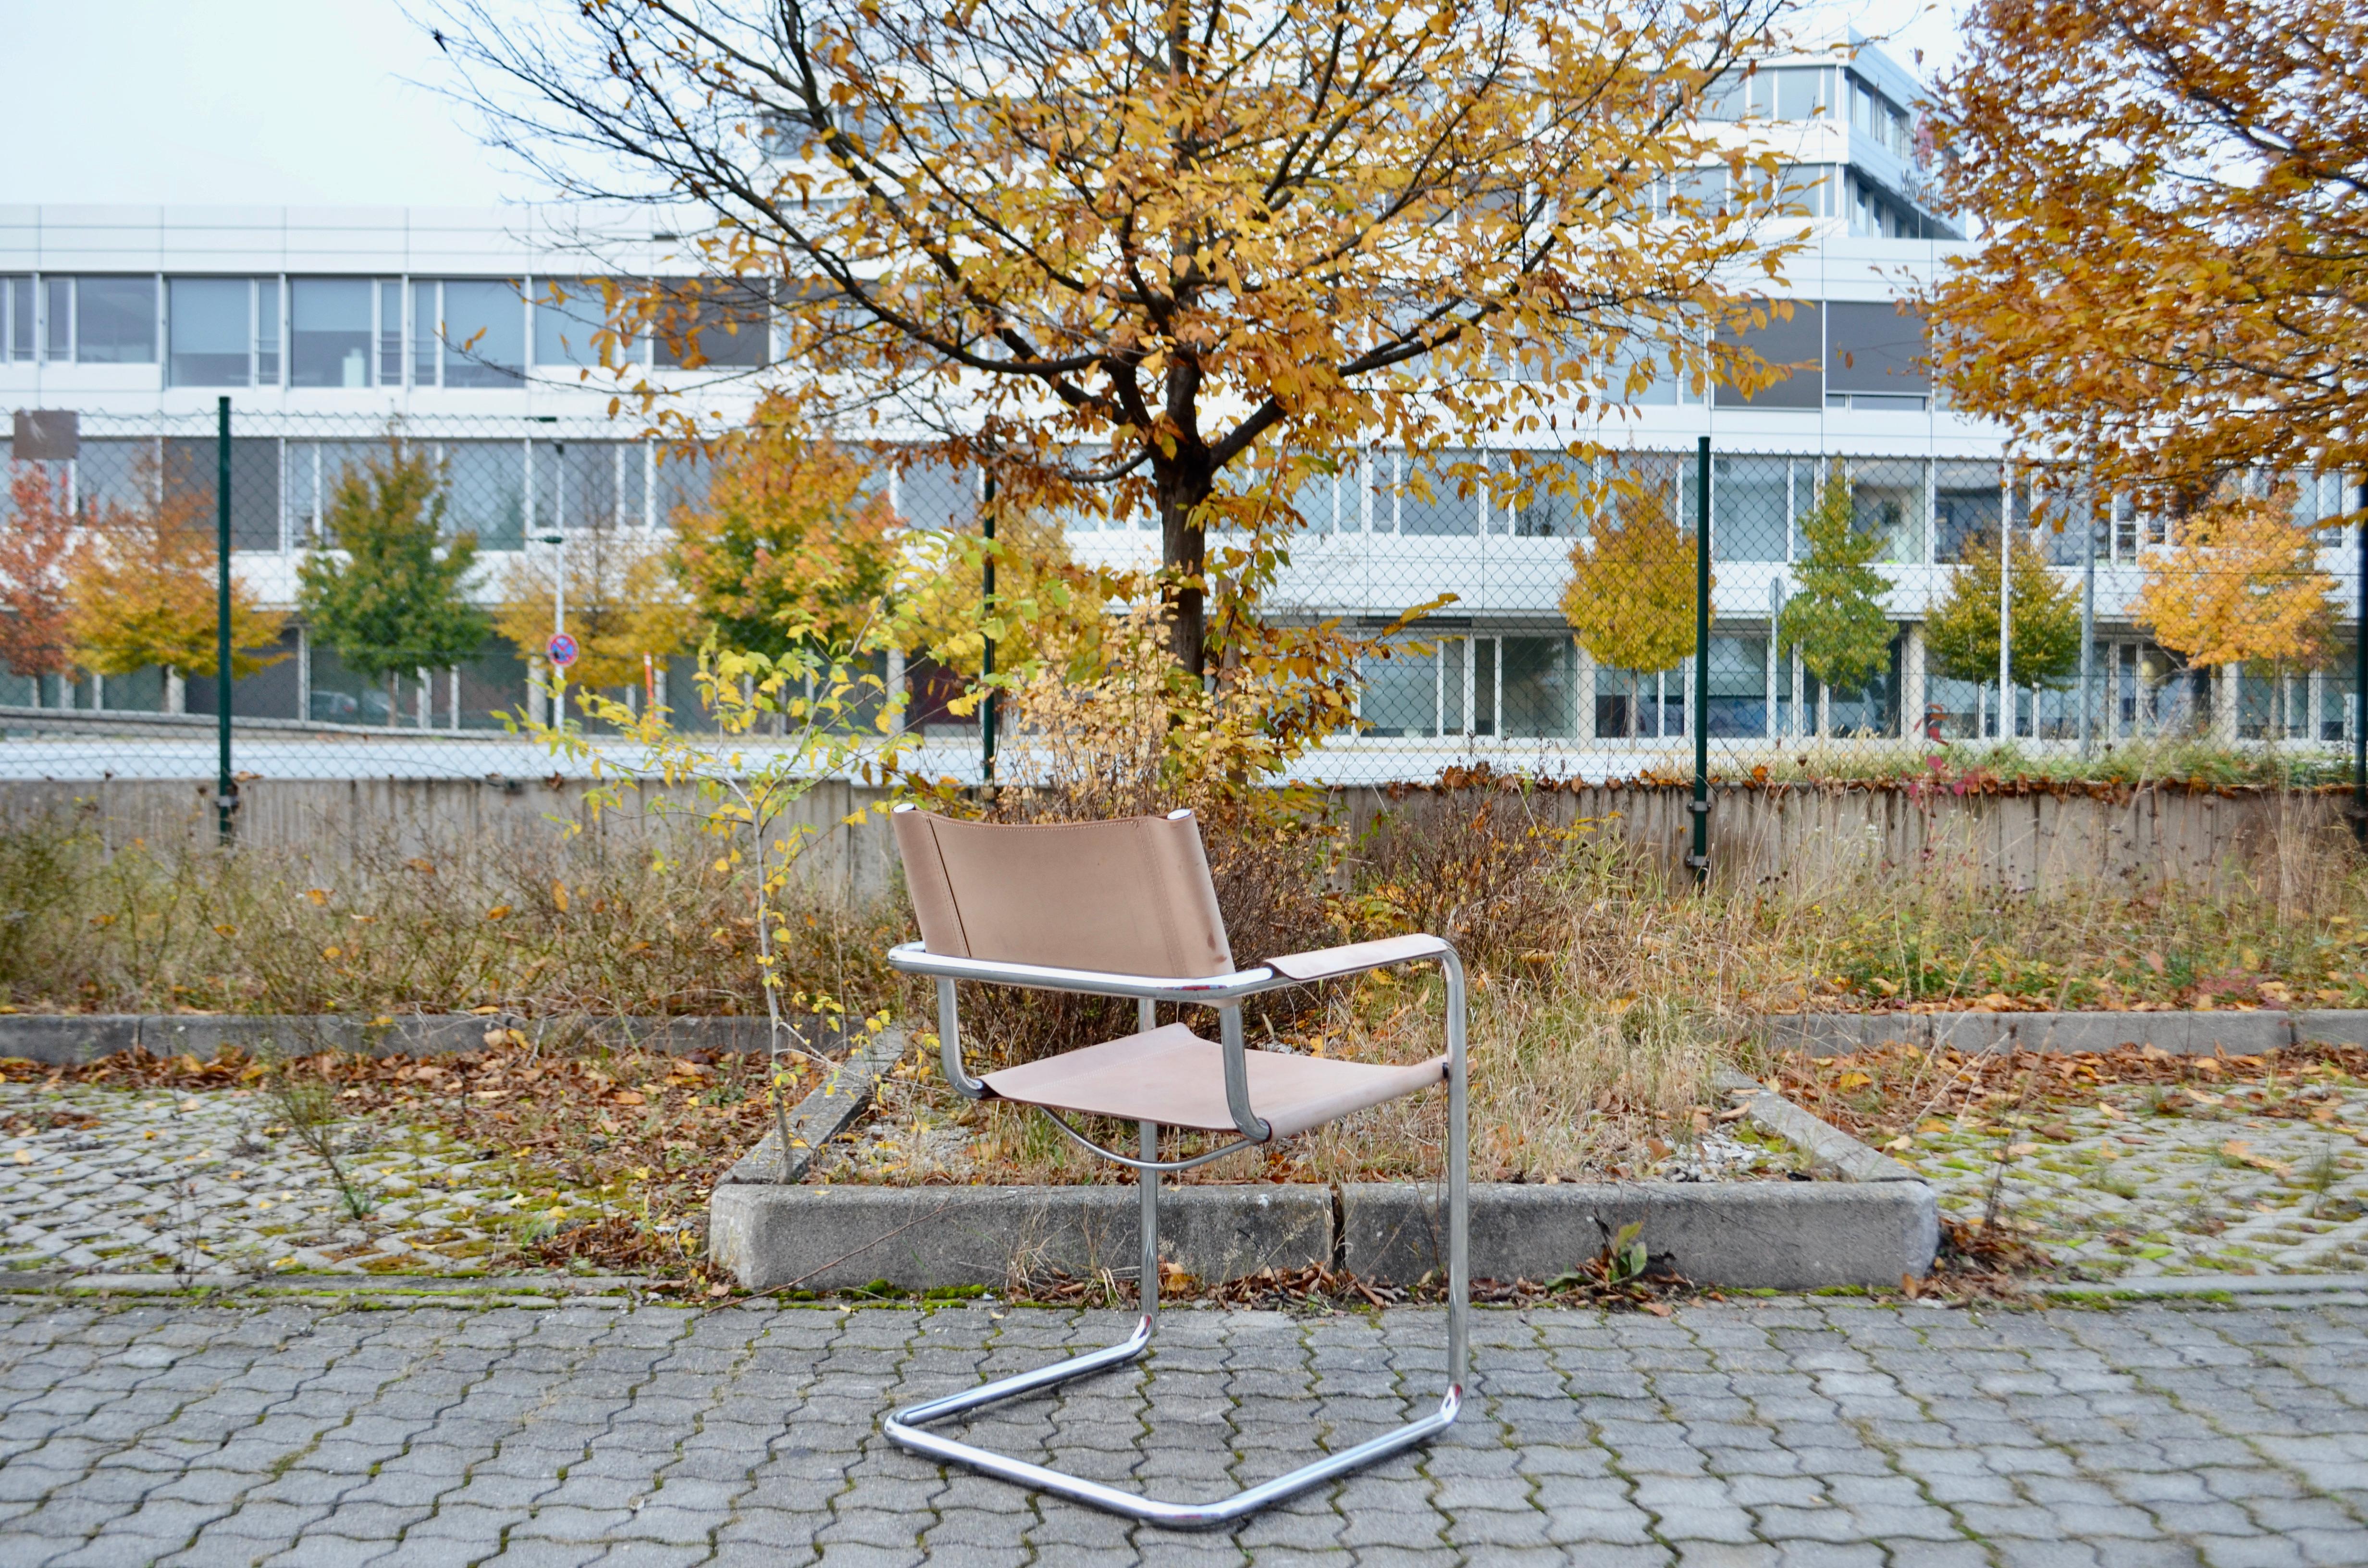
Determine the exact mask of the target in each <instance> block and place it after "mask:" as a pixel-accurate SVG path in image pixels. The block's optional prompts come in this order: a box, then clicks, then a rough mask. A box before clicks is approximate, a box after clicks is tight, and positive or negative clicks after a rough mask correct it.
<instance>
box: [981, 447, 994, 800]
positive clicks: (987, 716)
mask: <svg viewBox="0 0 2368 1568" xmlns="http://www.w3.org/2000/svg"><path fill="white" fill-rule="evenodd" d="M982 518H983V521H982V523H981V528H982V529H983V531H984V532H985V537H986V614H987V617H988V619H990V620H992V619H993V618H994V616H995V475H993V474H991V473H990V474H988V475H987V476H986V484H985V510H984V512H983V513H982ZM985 644H986V653H985V658H983V659H981V660H980V661H979V678H980V679H981V680H983V681H992V680H993V679H994V678H995V633H994V632H993V631H988V632H987V633H986V634H985ZM978 722H979V764H978V767H979V781H980V782H981V783H983V784H985V785H987V786H989V787H992V786H993V785H994V783H995V687H992V686H989V687H987V688H986V696H985V699H984V700H982V701H981V702H980V703H979V710H978Z"/></svg>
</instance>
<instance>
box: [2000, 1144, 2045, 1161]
mask: <svg viewBox="0 0 2368 1568" xmlns="http://www.w3.org/2000/svg"><path fill="white" fill-rule="evenodd" d="M2006 1153H2007V1158H2009V1159H2010V1160H2020V1159H2021V1158H2022V1157H2023V1156H2024V1155H2025V1154H2036V1153H2039V1145H2038V1144H2036V1143H2011V1144H2009V1145H2008V1146H2007V1151H2006Z"/></svg>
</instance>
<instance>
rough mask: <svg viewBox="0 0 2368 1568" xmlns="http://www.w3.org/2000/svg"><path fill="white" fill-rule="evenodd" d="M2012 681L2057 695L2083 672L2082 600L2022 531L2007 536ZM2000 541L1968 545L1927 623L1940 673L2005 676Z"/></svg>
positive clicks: (1989, 537) (1982, 539) (1979, 537)
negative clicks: (2000, 622)
mask: <svg viewBox="0 0 2368 1568" xmlns="http://www.w3.org/2000/svg"><path fill="white" fill-rule="evenodd" d="M2007 557H2008V561H2007V564H2006V571H2007V573H2008V577H2009V585H2008V587H2007V626H2008V631H2009V635H2008V638H2007V642H2008V648H2007V658H2008V661H2009V662H2008V668H2007V677H2008V678H2009V680H2011V681H2013V682H2014V684H2015V685H2016V686H2018V687H2047V688H2049V689H2051V690H2058V689H2061V688H2062V687H2066V686H2068V685H2070V684H2071V681H2072V677H2073V676H2075V675H2077V674H2078V672H2079V668H2080V595H2079V591H2078V589H2076V588H2074V587H2073V586H2072V585H2071V584H2069V583H2066V582H2064V581H2063V580H2061V579H2060V578H2058V577H2057V576H2056V574H2055V573H2053V572H2051V571H2049V570H2048V567H2047V557H2046V556H2045V555H2044V553H2042V551H2040V549H2039V547H2038V546H2037V545H2035V544H2033V543H2032V541H2031V539H2030V536H2029V535H2027V534H2025V533H2024V532H2023V531H2022V530H2021V529H2020V528H2017V529H2014V530H2011V531H2010V532H2009V535H2008V538H2007ZM1998 572H1999V560H1998V535H1996V534H1994V533H1986V534H1976V535H1975V536H1974V538H1973V539H1972V540H1968V541H1967V543H1966V545H1965V550H1964V556H1963V557H1962V558H1961V559H1960V561H1959V562H1958V565H1957V567H1956V569H1955V570H1954V571H1952V572H1951V573H1950V574H1949V584H1948V586H1947V587H1946V588H1945V589H1943V590H1942V591H1941V598H1940V601H1939V602H1938V603H1937V604H1935V605H1934V606H1933V607H1932V608H1931V611H1930V613H1929V614H1928V615H1927V616H1926V617H1925V619H1924V649H1925V656H1926V657H1927V658H1928V659H1930V662H1931V667H1932V672H1933V673H1934V674H1935V675H1941V676H1948V677H1949V678H1950V679H1951V680H1969V681H1975V682H1977V683H1980V682H1988V681H1993V680H1996V679H1997V678H1998Z"/></svg>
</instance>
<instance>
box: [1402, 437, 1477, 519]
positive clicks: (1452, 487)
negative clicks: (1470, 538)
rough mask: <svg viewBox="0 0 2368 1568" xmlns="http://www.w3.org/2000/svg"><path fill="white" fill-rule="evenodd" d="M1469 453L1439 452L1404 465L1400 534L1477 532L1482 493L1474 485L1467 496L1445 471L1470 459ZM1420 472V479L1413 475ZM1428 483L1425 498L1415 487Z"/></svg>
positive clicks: (1455, 480)
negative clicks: (1414, 463)
mask: <svg viewBox="0 0 2368 1568" xmlns="http://www.w3.org/2000/svg"><path fill="white" fill-rule="evenodd" d="M1472 460H1473V454H1472V453H1470V452H1441V453H1440V454H1439V455H1438V456H1437V457H1435V458H1431V459H1429V460H1426V461H1424V462H1423V463H1422V464H1421V465H1420V466H1419V467H1418V468H1417V466H1416V465H1413V464H1407V465H1405V469H1404V472H1406V487H1405V489H1404V490H1403V491H1402V492H1401V493H1400V494H1399V496H1398V532H1400V533H1402V534H1424V535H1439V534H1476V533H1478V532H1479V531H1480V511H1481V507H1482V506H1483V505H1484V504H1485V503H1484V502H1483V500H1482V492H1481V490H1480V488H1479V487H1478V486H1476V485H1475V486H1474V488H1473V493H1472V494H1470V495H1465V494H1462V489H1463V485H1462V482H1461V481H1459V480H1457V479H1456V478H1455V477H1454V476H1453V475H1452V473H1450V472H1448V471H1449V469H1450V468H1451V467H1452V465H1454V464H1456V463H1464V462H1470V461H1472ZM1417 473H1419V474H1420V476H1421V477H1420V478H1419V479H1417V477H1416V475H1417ZM1422 485H1427V486H1428V487H1429V491H1430V495H1429V498H1428V499H1425V497H1424V496H1423V494H1422V491H1421V489H1420V488H1417V486H1422Z"/></svg>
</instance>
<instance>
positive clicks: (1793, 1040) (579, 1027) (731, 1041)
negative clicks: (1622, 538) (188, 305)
mask: <svg viewBox="0 0 2368 1568" xmlns="http://www.w3.org/2000/svg"><path fill="white" fill-rule="evenodd" d="M799 1023H800V1025H801V1027H803V1028H804V1029H805V1030H806V1031H807V1038H808V1039H815V1038H818V1036H817V1035H816V1033H815V1030H816V1029H817V1028H818V1027H819V1026H818V1025H817V1024H816V1023H815V1022H814V1020H811V1019H802V1020H799ZM497 1028H515V1029H517V1030H518V1031H519V1033H521V1034H523V1035H524V1036H525V1037H526V1038H527V1040H529V1041H531V1042H535V1043H540V1044H544V1045H548V1046H550V1047H551V1048H552V1049H553V1050H564V1049H567V1048H569V1047H571V1046H575V1045H578V1044H583V1043H586V1042H597V1043H599V1044H603V1045H610V1046H623V1045H634V1044H638V1045H643V1046H648V1047H651V1048H653V1049H655V1050H659V1051H677V1052H680V1051H718V1052H722V1051H749V1052H754V1051H763V1050H765V1049H766V1047H767V1034H766V1024H765V1020H764V1019H763V1018H761V1017H745V1018H744V1017H653V1018H598V1017H559V1018H529V1017H513V1016H511V1015H508V1014H491V1015H478V1014H473V1013H428V1014H411V1015H407V1016H404V1017H393V1018H389V1019H387V1020H386V1021H385V1022H383V1023H381V1022H379V1021H377V1020H375V1019H371V1018H364V1017H352V1016H347V1015H339V1014H320V1015H287V1016H274V1015H269V1014H251V1015H250V1014H207V1013H11V1014H0V1056H5V1057H17V1058H20V1059H25V1060H29V1061H33V1062H41V1063H43V1064H44V1065H47V1066H53V1067H71V1066H76V1065H79V1064H81V1063H84V1062H95V1061H97V1060H98V1059H99V1058H100V1057H102V1056H108V1055H111V1054H113V1053H114V1052H116V1051H133V1050H146V1051H153V1052H154V1053H156V1054H158V1055H160V1056H163V1055H180V1054H182V1053H183V1052H187V1053H188V1054H190V1055H193V1056H195V1057H197V1058H198V1059H199V1060H200V1061H204V1060H206V1059H208V1058H211V1056H212V1055H213V1054H214V1052H215V1051H217V1050H219V1049H220V1048H221V1047H222V1046H224V1045H236V1046H239V1047H241V1048H244V1049H252V1048H253V1047H254V1046H255V1045H256V1043H258V1042H259V1041H264V1040H268V1041H270V1042H271V1043H273V1044H275V1045H278V1046H279V1047H281V1048H283V1049H289V1050H309V1051H323V1050H330V1051H368V1052H370V1053H371V1054H373V1055H380V1056H397V1055H412V1056H440V1055H450V1054H452V1053H454V1052H458V1051H479V1050H483V1049H484V1044H485V1035H486V1033H487V1032H488V1031H489V1030H493V1029H497ZM1760 1028H1761V1030H1762V1032H1763V1035H1764V1037H1765V1038H1766V1040H1767V1041H1768V1043H1770V1045H1773V1046H1775V1047H1776V1048H1777V1049H1779V1050H1783V1051H1808V1052H1810V1053H1811V1054H1813V1055H1817V1056H1840V1055H1846V1054H1848V1053H1850V1052H1851V1051H1867V1050H1872V1049H1873V1048H1875V1047H1878V1046H1884V1045H1895V1044H1906V1045H1914V1046H1918V1047H1925V1048H1930V1047H1931V1046H1935V1045H1946V1046H1951V1047H1953V1048H1955V1049H1956V1050H1959V1051H2002V1050H2005V1049H2007V1048H2008V1047H2009V1046H2012V1047H2016V1048H2019V1049H2021V1050H2024V1051H2112V1050H2113V1049H2114V1048H2115V1047H2117V1046H2122V1045H2147V1044H2150V1045H2154V1046H2157V1047H2158V1048H2160V1049H2161V1050H2164V1051H2170V1052H2171V1053H2173V1054H2174V1055H2180V1056H2209V1055H2211V1054H2212V1053H2213V1052H2214V1051H2226V1053H2227V1054H2229V1055H2231V1056H2250V1055H2253V1054H2256V1053H2258V1052H2260V1051H2272V1050H2276V1049H2279V1048H2281V1047H2283V1046H2289V1045H2297V1044H2302V1043H2305V1042H2310V1041H2323V1042H2325V1043H2328V1044H2333V1045H2361V1046H2368V1009H2355V1010H2349V1011H2344V1010H2328V1011H2305V1012H2295V1013H2279V1012H2256V1013H2237V1012H2211V1013H1787V1014H1773V1015H1770V1016H1768V1017H1764V1018H1762V1019H1761V1020H1760Z"/></svg>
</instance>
